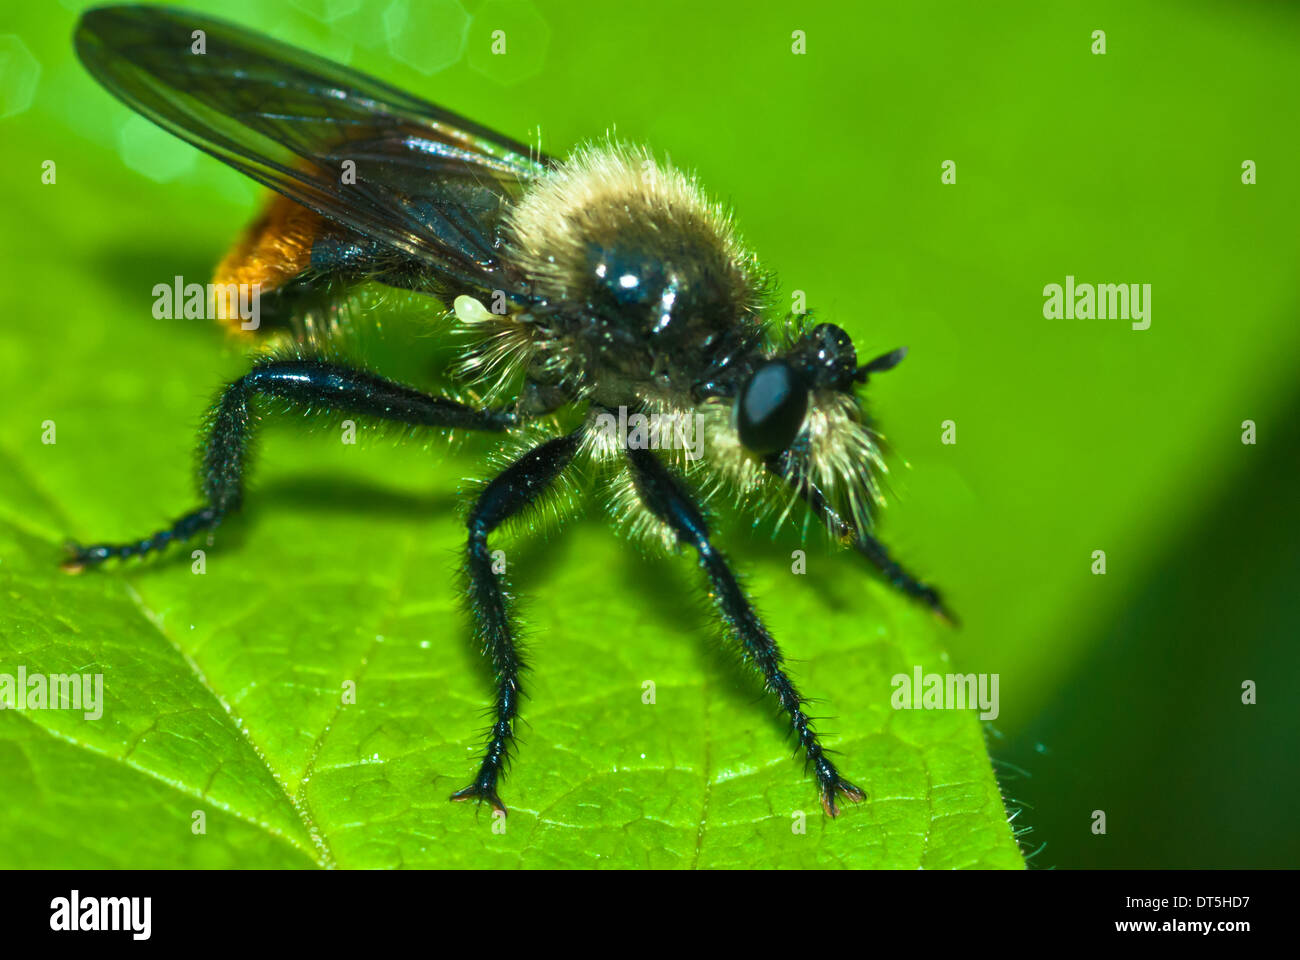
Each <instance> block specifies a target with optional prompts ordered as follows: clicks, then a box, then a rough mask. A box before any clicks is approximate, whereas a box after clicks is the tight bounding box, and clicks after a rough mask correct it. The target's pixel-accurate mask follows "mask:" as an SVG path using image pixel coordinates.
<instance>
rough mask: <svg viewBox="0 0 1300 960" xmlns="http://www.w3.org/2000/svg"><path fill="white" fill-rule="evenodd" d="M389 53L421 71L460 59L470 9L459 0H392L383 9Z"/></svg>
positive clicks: (442, 67)
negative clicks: (417, 0)
mask: <svg viewBox="0 0 1300 960" xmlns="http://www.w3.org/2000/svg"><path fill="white" fill-rule="evenodd" d="M384 30H385V33H387V35H388V50H389V52H390V53H392V55H393V56H394V57H395V58H396V59H398V60H400V61H402V63H405V64H407V65H408V66H411V67H414V68H415V69H416V70H419V71H420V72H421V73H425V74H429V73H437V72H438V71H439V70H445V69H447V68H448V67H450V66H451V65H452V64H453V63H456V62H457V61H458V60H460V58H461V56H462V55H463V54H464V53H465V40H466V37H467V34H468V33H469V11H467V10H466V9H465V8H464V7H463V6H461V5H460V3H459V0H421V2H419V3H411V2H410V0H393V3H392V4H391V5H390V6H389V7H388V9H387V10H385V11H384Z"/></svg>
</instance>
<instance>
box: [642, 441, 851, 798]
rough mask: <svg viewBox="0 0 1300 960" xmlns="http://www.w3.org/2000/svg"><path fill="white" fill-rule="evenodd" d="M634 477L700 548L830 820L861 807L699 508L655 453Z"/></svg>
mask: <svg viewBox="0 0 1300 960" xmlns="http://www.w3.org/2000/svg"><path fill="white" fill-rule="evenodd" d="M628 459H629V460H630V461H631V464H632V478H633V480H634V482H635V483H636V487H637V491H638V492H639V493H640V495H641V501H642V503H644V504H645V506H646V508H647V509H649V510H650V512H651V513H653V514H654V515H655V516H656V517H658V518H659V519H660V520H661V521H662V522H663V523H666V524H667V525H668V526H669V527H670V528H672V530H673V532H674V533H675V534H676V535H677V539H678V541H679V542H680V543H682V544H685V545H687V546H690V547H694V548H695V550H696V552H697V553H698V554H699V558H700V566H701V567H703V568H704V572H705V575H706V576H707V577H708V578H709V585H710V587H711V590H710V594H711V596H712V597H713V601H714V603H715V604H716V605H717V608H718V613H719V614H720V615H721V617H722V619H723V621H724V622H725V623H726V625H727V628H728V629H729V630H730V631H731V633H732V635H733V636H734V637H736V639H737V640H738V641H739V642H740V644H741V647H742V649H743V650H744V655H745V659H746V660H752V661H753V662H754V664H755V666H757V667H758V669H759V671H760V672H761V673H762V674H763V681H764V685H765V686H766V687H767V689H768V691H770V692H771V693H772V694H773V695H774V696H775V697H776V699H777V702H778V703H780V704H781V708H782V709H783V710H784V711H785V712H786V713H787V714H788V715H789V717H790V726H791V728H792V729H793V730H794V733H795V736H796V737H797V738H798V740H799V746H800V747H801V748H802V749H803V753H804V757H805V758H806V760H807V763H808V765H809V766H811V767H812V769H813V772H814V774H815V775H816V777H817V786H818V790H819V791H820V793H821V801H822V809H823V810H825V811H826V813H827V815H828V816H832V817H834V816H836V815H837V814H838V813H839V808H838V807H837V806H836V803H835V801H836V798H837V796H838V797H843V798H844V799H846V800H850V801H852V802H854V803H857V802H858V801H859V800H862V799H863V797H864V796H865V794H864V793H863V791H862V790H861V789H860V788H859V787H856V786H854V785H853V784H852V783H850V782H849V781H847V780H845V779H844V778H843V777H841V776H840V774H839V771H837V770H836V769H835V764H833V763H831V761H830V759H829V758H828V757H827V756H826V751H825V749H824V748H823V747H822V745H821V741H820V740H819V739H818V738H817V734H816V732H815V731H814V730H813V726H812V718H811V717H809V716H808V714H807V713H805V712H804V709H803V708H804V706H805V705H806V703H807V701H806V700H804V698H803V697H802V696H800V694H799V691H798V690H796V689H795V686H794V684H793V683H792V682H791V680H790V677H789V675H788V674H787V673H786V672H785V669H784V668H783V666H782V664H783V661H784V658H783V657H782V655H781V650H780V648H779V647H777V645H776V640H774V639H773V638H772V635H771V634H770V633H768V631H767V627H766V626H764V625H763V621H762V620H760V619H759V618H758V614H757V613H755V612H754V608H753V607H752V606H751V605H750V603H749V600H748V599H747V598H746V597H745V592H744V591H743V590H742V589H741V588H740V584H739V583H737V582H736V577H735V575H734V574H733V573H732V572H731V569H730V568H729V567H728V566H727V561H726V558H725V557H723V556H722V554H721V553H719V552H718V550H717V548H716V547H714V546H713V544H712V543H711V542H710V541H709V529H708V526H707V525H706V524H705V521H704V516H703V515H702V514H701V513H700V511H699V508H697V507H696V506H695V504H694V503H693V502H692V501H691V497H690V495H689V494H688V493H687V492H686V490H685V488H684V487H683V486H682V484H681V483H680V482H679V481H678V480H677V478H676V477H674V476H673V474H672V473H671V472H670V471H669V470H668V468H667V467H665V466H664V465H663V463H662V462H661V461H660V460H659V458H658V457H656V456H655V455H654V454H653V453H651V452H650V451H649V450H629V451H628Z"/></svg>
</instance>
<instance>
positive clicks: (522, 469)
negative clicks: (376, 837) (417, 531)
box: [451, 432, 582, 814]
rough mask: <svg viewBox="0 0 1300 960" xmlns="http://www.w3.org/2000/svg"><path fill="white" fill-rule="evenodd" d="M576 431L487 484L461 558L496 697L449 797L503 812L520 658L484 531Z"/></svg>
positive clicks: (577, 436) (532, 490) (537, 490)
mask: <svg viewBox="0 0 1300 960" xmlns="http://www.w3.org/2000/svg"><path fill="white" fill-rule="evenodd" d="M581 436H582V435H581V433H580V432H574V433H571V434H569V435H568V436H564V437H558V438H556V439H554V440H548V441H547V442H545V443H543V444H540V445H539V446H537V447H534V448H533V449H532V450H530V451H528V453H526V454H524V455H523V456H522V457H520V458H519V459H518V460H516V461H515V462H514V463H512V464H511V465H510V466H508V467H507V468H506V469H505V470H504V471H502V472H501V473H500V474H498V475H497V477H496V478H495V479H494V480H493V481H492V482H491V483H489V484H488V485H487V487H486V488H485V489H484V490H483V492H482V493H481V494H480V495H479V498H478V500H477V502H475V504H474V509H473V510H472V511H471V512H470V516H469V544H468V546H467V548H466V557H465V568H466V575H467V579H468V599H469V607H470V611H471V613H472V614H473V617H474V634H475V639H476V641H477V642H478V644H479V645H480V646H481V647H482V650H483V655H484V656H485V657H487V658H488V660H489V661H490V662H491V664H492V672H493V675H494V678H495V681H496V702H495V703H494V704H493V707H492V727H491V729H490V730H489V731H488V742H487V748H486V750H485V751H484V754H483V759H482V761H481V762H480V764H479V769H478V773H477V774H476V775H475V777H474V780H473V782H472V783H471V784H470V785H469V786H467V787H465V788H464V789H462V790H458V791H456V792H455V793H453V794H452V795H451V799H452V800H457V801H459V800H476V801H478V802H479V803H482V802H483V801H487V802H488V803H489V804H491V806H492V808H493V809H494V810H499V811H500V812H501V813H503V814H504V813H505V812H506V808H505V806H504V805H503V804H502V803H501V798H500V797H499V796H497V780H498V779H499V778H500V777H501V775H502V773H503V772H504V767H505V765H506V762H507V761H508V760H509V758H510V753H511V750H512V748H513V746H514V741H515V736H514V721H515V716H516V714H517V713H518V711H519V698H520V696H521V695H522V691H521V689H520V685H519V675H520V673H521V672H522V671H523V668H524V663H523V659H522V658H521V657H520V655H519V649H518V646H517V645H516V643H515V640H514V635H515V626H514V622H513V620H512V618H511V616H510V609H509V606H508V604H507V601H508V599H509V597H508V595H507V593H506V591H505V588H504V587H503V586H502V584H501V580H500V578H499V577H498V576H497V575H496V574H495V573H494V572H493V570H492V554H491V553H490V552H489V551H488V543H487V538H488V534H490V533H491V532H492V531H493V530H495V529H496V528H497V527H498V526H500V525H501V523H502V522H504V521H505V520H507V519H509V518H510V517H511V516H513V515H515V514H516V513H518V512H519V511H521V510H523V509H524V508H525V507H527V506H528V505H529V504H530V503H532V502H533V501H534V500H536V499H537V498H538V497H539V496H541V495H542V494H543V493H544V492H545V491H546V489H547V488H548V487H549V486H550V485H551V483H552V482H553V481H554V480H555V478H556V477H558V476H559V475H560V472H561V471H562V470H564V468H565V467H566V466H568V464H569V461H570V460H572V459H573V455H574V453H575V452H576V451H577V449H578V445H579V443H580V441H581Z"/></svg>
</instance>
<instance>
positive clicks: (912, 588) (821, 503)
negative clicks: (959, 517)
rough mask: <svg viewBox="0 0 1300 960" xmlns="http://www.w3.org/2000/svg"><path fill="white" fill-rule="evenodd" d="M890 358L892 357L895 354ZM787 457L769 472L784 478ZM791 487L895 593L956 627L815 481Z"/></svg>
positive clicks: (924, 586) (935, 595)
mask: <svg viewBox="0 0 1300 960" xmlns="http://www.w3.org/2000/svg"><path fill="white" fill-rule="evenodd" d="M896 352H897V351H895V353H896ZM887 356H892V354H890V355H887ZM879 359H886V358H879ZM873 362H875V361H873ZM787 456H788V454H785V453H782V454H780V455H778V456H776V457H774V458H772V459H771V460H769V461H768V463H767V468H768V469H769V470H771V471H772V472H773V473H775V474H776V475H777V476H780V477H783V478H784V477H785V466H786V463H785V458H786V457H787ZM791 485H792V486H793V487H794V488H795V489H796V490H797V491H798V493H799V496H801V497H803V499H804V500H805V501H807V503H808V505H809V506H810V507H812V509H813V512H814V513H815V514H816V515H817V516H819V517H820V518H821V519H822V522H823V523H825V524H826V526H827V527H829V528H830V530H831V532H832V533H833V534H835V536H836V537H838V538H839V539H840V540H842V541H844V542H845V543H847V544H850V545H852V547H853V549H854V550H856V551H858V553H860V554H862V555H863V556H864V557H866V558H867V559H868V560H870V561H871V563H872V564H873V565H874V566H875V567H876V569H877V570H879V571H880V573H881V575H882V576H883V577H884V578H885V579H886V580H888V581H889V583H890V585H891V586H892V587H894V589H896V590H900V591H902V592H903V593H905V594H906V595H907V596H909V597H912V598H914V599H916V600H919V601H921V603H924V604H925V605H926V606H927V607H929V608H930V609H931V610H932V611H934V613H935V615H936V616H938V617H941V618H942V619H944V620H946V621H947V622H948V623H951V624H956V623H957V617H956V616H955V615H954V614H953V612H952V611H951V610H949V609H948V608H947V607H946V606H944V603H943V599H942V598H941V597H940V596H939V591H938V590H936V589H935V588H934V587H932V586H930V585H929V584H928V583H925V582H924V581H922V580H919V579H917V578H916V577H915V576H913V575H912V574H910V573H908V572H907V570H905V569H904V568H903V567H902V566H900V565H899V564H898V563H897V562H896V561H895V560H894V559H893V558H892V557H891V556H890V555H889V550H888V549H887V548H886V547H885V545H884V544H883V543H881V542H880V541H879V540H877V539H876V538H875V537H873V536H872V535H871V534H869V533H867V532H866V531H865V530H859V529H858V528H857V527H856V526H855V525H854V524H852V523H850V522H849V521H848V520H846V519H844V517H842V516H840V514H839V513H838V512H837V511H836V510H835V509H834V508H833V507H832V506H831V505H830V503H829V502H828V501H827V499H826V496H825V494H823V493H822V492H821V490H820V489H819V488H818V487H817V486H816V485H815V484H813V483H812V481H810V480H808V479H807V478H803V479H799V480H795V481H791Z"/></svg>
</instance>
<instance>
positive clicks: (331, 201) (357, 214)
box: [76, 6, 551, 301]
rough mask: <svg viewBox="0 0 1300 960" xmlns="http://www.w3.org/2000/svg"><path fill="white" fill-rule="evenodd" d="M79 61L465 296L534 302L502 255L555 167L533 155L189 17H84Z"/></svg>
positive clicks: (366, 81)
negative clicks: (503, 238)
mask: <svg viewBox="0 0 1300 960" xmlns="http://www.w3.org/2000/svg"><path fill="white" fill-rule="evenodd" d="M195 31H202V32H203V33H202V47H200V46H199V45H198V44H199V36H198V35H196V33H195ZM76 48H77V54H78V56H79V57H80V58H81V61H82V63H83V64H84V65H85V66H86V69H87V70H89V71H90V73H91V74H93V75H94V76H95V78H96V79H97V80H99V82H100V83H102V84H103V85H104V86H105V87H106V88H107V89H108V90H109V91H111V92H112V93H113V94H114V95H115V96H116V97H118V98H119V99H120V100H122V101H123V102H124V103H126V104H127V105H128V106H129V107H131V108H132V109H133V110H136V111H137V112H139V113H140V114H142V115H143V116H145V117H147V118H148V119H149V120H151V121H153V122H154V123H156V124H158V125H159V126H160V127H162V128H163V129H165V130H167V131H169V132H170V133H173V134H175V135H176V136H178V137H180V138H181V139H183V140H186V141H188V142H189V143H192V144H193V145H194V146H196V147H198V148H199V149H201V150H204V151H206V152H207V153H209V154H211V155H212V156H214V157H216V158H217V159H218V160H221V161H223V162H224V163H227V164H229V165H230V166H232V167H234V168H235V169H236V170H239V171H241V172H242V173H245V174H247V175H248V176H250V177H252V178H253V179H254V180H257V181H259V182H260V183H263V184H265V185H266V186H268V187H270V188H271V189H273V190H276V191H278V192H279V193H282V194H284V195H285V196H287V197H289V198H290V199H292V200H295V201H297V202H298V203H301V204H303V205H304V206H306V207H309V208H310V209H312V210H315V211H316V212H317V213H319V214H321V215H322V216H324V217H326V218H328V219H330V220H332V221H334V222H336V223H338V224H340V225H342V226H343V227H345V228H346V229H347V230H350V231H353V232H355V233H357V234H359V235H361V236H362V237H365V238H367V239H369V240H371V241H373V242H375V243H377V244H381V245H382V246H383V247H384V248H387V249H388V250H390V251H391V252H393V253H394V254H395V255H397V256H398V257H403V256H404V257H405V258H408V259H409V260H410V261H412V262H413V265H416V266H422V267H424V268H425V269H426V270H429V269H431V270H432V271H434V272H436V273H438V274H441V275H443V277H445V279H447V280H449V281H453V282H454V283H455V284H456V285H458V286H462V287H468V288H472V289H478V290H484V291H487V290H503V291H504V292H505V293H506V295H507V296H509V297H510V298H511V299H513V300H516V301H527V300H528V299H529V294H528V289H527V285H526V283H525V282H524V280H523V278H521V277H519V276H517V275H516V274H515V273H514V272H513V271H512V270H511V269H510V267H509V264H508V263H506V262H505V261H504V260H503V259H502V257H501V256H500V252H499V249H498V248H499V240H500V238H499V235H498V228H499V225H500V223H501V220H502V217H503V216H504V214H505V212H506V211H507V210H508V209H509V206H510V204H511V203H513V201H514V200H515V199H516V198H517V197H518V196H519V194H520V193H521V192H522V191H523V189H524V188H525V186H526V185H527V183H528V181H530V180H533V179H535V178H536V177H538V176H539V175H541V174H542V173H543V172H544V171H545V169H546V167H547V166H548V165H549V164H550V163H551V161H550V160H549V158H547V157H545V156H543V155H540V154H537V153H535V152H533V151H530V149H529V147H528V146H526V145H525V144H522V143H520V142H519V141H517V140H512V139H510V138H508V137H504V136H502V135H500V134H498V133H495V132H493V131H491V130H489V129H487V128H486V127H482V126H480V125H478V124H476V123H474V122H472V121H470V120H467V119H465V118H464V117H461V116H458V115H457V114H454V113H452V112H450V111H448V110H444V109H442V108H441V107H437V106H434V105H433V104H431V103H427V102H425V101H423V100H420V99H419V98H417V97H413V96H411V95H410V94H407V93H404V92H402V91H401V90H398V89H396V88H395V87H391V86H389V85H388V84H385V83H383V82H381V81H379V80H376V79H374V78H372V77H369V76H366V75H365V74H362V73H359V72H357V71H355V70H351V69H349V68H347V67H344V66H341V65H339V64H336V63H332V62H330V61H328V60H325V59H323V58H321V57H317V56H315V55H313V54H310V53H307V52H305V51H303V50H298V49H296V48H294V47H290V46H288V45H286V44H283V43H280V42H278V41H276V40H272V39H271V38H269V37H266V36H263V35H261V34H258V33H254V32H252V31H249V30H244V29H242V28H240V27H237V26H235V25H233V24H230V23H226V22H224V21H221V20H215V19H212V18H209V17H204V16H200V15H198V14H191V13H187V12H184V11H179V10H171V9H166V8H160V7H144V6H140V7H136V6H122V7H104V8H100V9H95V10H90V11H87V12H86V13H85V14H84V15H83V16H82V18H81V22H80V23H79V24H78V26H77V31H76ZM200 49H201V50H202V52H196V51H197V50H200ZM346 161H352V163H353V164H355V167H353V168H350V172H351V173H352V175H353V176H354V178H355V182H354V183H353V182H347V181H348V179H349V178H348V177H347V176H345V173H346V172H348V171H349V168H347V167H346V166H345V162H346Z"/></svg>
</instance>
